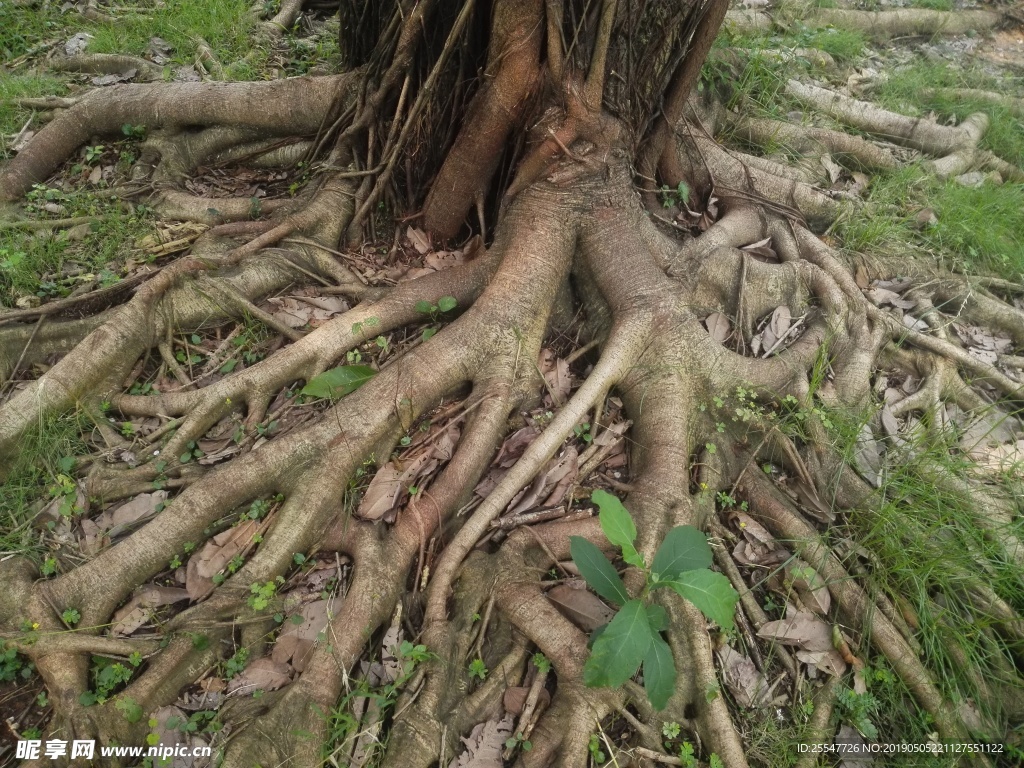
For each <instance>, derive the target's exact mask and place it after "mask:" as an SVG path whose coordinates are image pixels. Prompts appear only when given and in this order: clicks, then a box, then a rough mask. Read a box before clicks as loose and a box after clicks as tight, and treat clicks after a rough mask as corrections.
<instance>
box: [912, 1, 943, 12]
mask: <svg viewBox="0 0 1024 768" xmlns="http://www.w3.org/2000/svg"><path fill="white" fill-rule="evenodd" d="M910 6H911V7H912V8H926V9H928V10H932V11H952V10H953V0H911V3H910Z"/></svg>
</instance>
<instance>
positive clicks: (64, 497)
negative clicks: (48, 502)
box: [49, 472, 82, 517]
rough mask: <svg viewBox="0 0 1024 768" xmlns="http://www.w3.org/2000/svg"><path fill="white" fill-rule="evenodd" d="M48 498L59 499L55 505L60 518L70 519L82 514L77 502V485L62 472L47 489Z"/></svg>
mask: <svg viewBox="0 0 1024 768" xmlns="http://www.w3.org/2000/svg"><path fill="white" fill-rule="evenodd" d="M49 491H50V497H51V498H53V499H60V503H59V504H58V505H57V512H59V513H60V515H61V517H72V516H74V515H77V514H80V513H81V512H82V507H81V505H80V503H79V501H78V484H77V483H76V482H75V480H74V478H72V477H71V476H70V475H66V474H64V473H63V472H61V473H60V474H58V475H57V476H56V477H55V478H54V482H53V485H51V486H50V488H49Z"/></svg>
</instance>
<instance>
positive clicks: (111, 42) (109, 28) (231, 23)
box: [86, 0, 256, 65]
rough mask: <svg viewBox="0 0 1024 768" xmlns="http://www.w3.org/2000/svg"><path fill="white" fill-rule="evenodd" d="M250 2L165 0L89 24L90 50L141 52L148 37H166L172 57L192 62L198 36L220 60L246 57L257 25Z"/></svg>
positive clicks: (182, 61) (176, 59) (138, 53)
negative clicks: (160, 4) (115, 18)
mask: <svg viewBox="0 0 1024 768" xmlns="http://www.w3.org/2000/svg"><path fill="white" fill-rule="evenodd" d="M250 6H251V3H250V2H249V1H248V0H217V2H209V0H167V2H166V3H164V5H163V7H161V8H151V9H145V10H144V11H143V12H140V13H123V14H122V15H121V16H120V17H119V18H118V21H117V23H115V24H95V23H91V24H89V26H88V27H86V28H87V30H88V31H89V32H91V33H92V34H93V35H94V36H95V37H94V39H93V40H92V41H90V43H89V48H88V50H89V52H91V53H127V54H133V55H136V56H138V55H141V54H143V53H144V52H145V50H146V47H147V46H148V45H149V40H150V38H152V37H159V38H162V39H163V40H166V41H167V42H168V43H169V44H170V45H171V47H172V48H173V49H174V51H173V54H172V58H173V59H174V60H175V61H177V62H179V63H182V64H184V63H190V62H191V61H192V59H193V57H194V54H195V50H196V38H199V37H202V38H203V39H204V40H206V42H208V43H209V44H210V48H212V49H213V52H214V54H216V56H217V58H218V59H220V61H221V63H223V64H225V65H227V64H230V63H231V62H233V61H235V60H236V59H240V58H242V57H244V56H245V55H246V54H247V53H248V52H249V51H250V50H251V48H252V33H253V30H254V28H255V25H256V21H255V19H254V18H253V17H252V15H251V14H250V13H249V8H250Z"/></svg>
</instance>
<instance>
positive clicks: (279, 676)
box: [227, 656, 292, 696]
mask: <svg viewBox="0 0 1024 768" xmlns="http://www.w3.org/2000/svg"><path fill="white" fill-rule="evenodd" d="M291 681H292V670H291V667H289V666H288V665H287V664H281V663H280V662H277V661H274V660H273V659H272V658H270V657H269V656H264V657H262V658H259V659H256V661H254V662H252V663H251V664H249V666H247V667H246V668H245V669H243V670H242V672H241V673H239V674H237V675H235V676H234V677H233V678H231V679H230V680H229V681H228V691H227V692H228V695H229V696H230V695H231V694H232V693H243V694H247V695H248V694H251V693H253V692H254V691H276V690H277V689H278V688H283V687H284V686H286V685H288V683H290V682H291Z"/></svg>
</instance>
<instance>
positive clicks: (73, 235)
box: [68, 224, 92, 242]
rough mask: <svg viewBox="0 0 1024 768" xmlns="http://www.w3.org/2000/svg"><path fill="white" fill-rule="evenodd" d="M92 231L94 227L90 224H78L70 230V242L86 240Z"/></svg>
mask: <svg viewBox="0 0 1024 768" xmlns="http://www.w3.org/2000/svg"><path fill="white" fill-rule="evenodd" d="M91 231H92V227H91V226H90V225H89V224H78V225H76V226H74V227H72V228H71V229H69V230H68V240H71V241H72V242H74V241H77V240H84V239H85V238H86V237H87V236H88V235H89V232H91Z"/></svg>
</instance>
